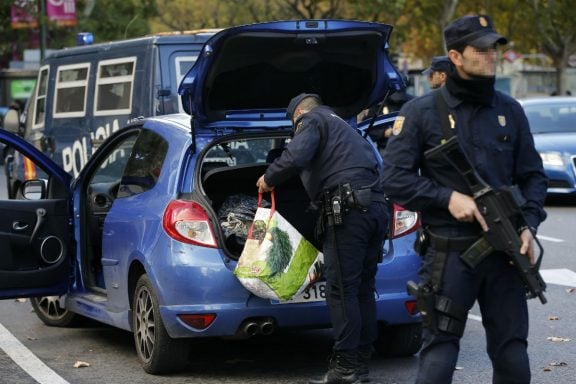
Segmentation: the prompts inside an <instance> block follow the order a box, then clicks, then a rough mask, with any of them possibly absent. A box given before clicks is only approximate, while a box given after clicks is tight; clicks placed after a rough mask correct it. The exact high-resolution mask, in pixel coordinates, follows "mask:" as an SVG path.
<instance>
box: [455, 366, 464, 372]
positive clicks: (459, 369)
mask: <svg viewBox="0 0 576 384" xmlns="http://www.w3.org/2000/svg"><path fill="white" fill-rule="evenodd" d="M454 369H455V370H457V371H462V370H463V369H464V367H456V368H454Z"/></svg>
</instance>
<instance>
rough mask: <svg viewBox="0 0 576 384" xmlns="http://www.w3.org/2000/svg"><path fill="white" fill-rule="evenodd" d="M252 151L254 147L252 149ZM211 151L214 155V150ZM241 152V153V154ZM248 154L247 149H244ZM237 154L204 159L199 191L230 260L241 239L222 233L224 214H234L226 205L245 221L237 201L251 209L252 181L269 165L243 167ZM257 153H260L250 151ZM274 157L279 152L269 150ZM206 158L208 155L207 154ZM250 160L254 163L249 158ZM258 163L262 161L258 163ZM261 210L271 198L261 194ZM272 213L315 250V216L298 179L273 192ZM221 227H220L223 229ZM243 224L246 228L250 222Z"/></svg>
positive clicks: (253, 199) (253, 198) (253, 197)
mask: <svg viewBox="0 0 576 384" xmlns="http://www.w3.org/2000/svg"><path fill="white" fill-rule="evenodd" d="M251 147H253V148H252V149H254V148H255V147H257V146H256V145H252V146H251ZM214 151H217V149H215V150H214ZM243 151H244V150H243ZM248 151H250V148H249V149H248ZM240 152H241V151H236V152H235V151H233V150H232V151H230V152H229V154H230V156H229V157H228V158H227V160H229V161H228V162H226V161H214V160H220V159H222V158H218V159H215V158H214V157H212V158H211V159H210V157H209V156H208V159H209V160H211V161H206V160H205V161H204V163H203V164H202V172H201V174H202V187H203V190H204V192H205V194H206V196H207V197H208V198H209V199H210V201H211V202H212V208H213V209H214V212H216V213H217V216H218V222H219V224H220V229H221V230H222V231H223V235H224V236H223V239H224V241H225V244H226V249H227V250H228V251H229V252H230V253H231V255H232V256H233V257H236V258H237V257H239V256H240V254H241V253H242V249H243V244H244V238H242V237H240V238H239V237H238V236H230V234H229V233H228V231H227V230H225V229H226V224H224V223H225V222H230V221H229V220H226V219H227V218H226V213H227V212H230V211H232V212H234V208H232V209H228V208H230V204H232V205H234V204H236V205H237V206H238V211H237V213H238V212H240V215H239V216H241V217H243V218H245V217H246V216H250V213H249V212H246V209H244V208H243V207H241V206H240V204H238V201H239V200H242V201H243V202H250V204H249V205H251V206H252V207H253V209H255V207H256V203H255V202H256V199H257V198H258V190H257V188H256V181H257V180H258V178H259V177H260V176H262V174H263V173H264V172H265V171H266V168H267V167H268V165H269V162H265V161H263V162H257V161H253V162H251V163H243V162H242V160H241V159H240V156H239V155H238V154H239V153H240ZM252 152H261V151H252ZM269 152H270V153H274V154H275V156H278V155H279V154H280V153H281V150H280V151H279V150H271V151H269ZM208 153H209V154H210V151H209V152H208ZM245 155H246V153H243V155H242V156H243V157H242V159H246V156H245ZM275 156H269V155H268V156H266V157H268V159H267V160H268V161H273V158H272V157H275ZM250 160H256V159H253V158H250ZM259 160H262V159H259ZM263 199H264V200H265V202H264V204H265V206H267V207H269V203H270V200H271V195H270V194H269V193H266V194H264V196H263ZM275 200H276V210H277V211H278V212H279V213H280V214H281V215H282V216H284V218H286V220H288V222H290V223H291V224H292V225H293V226H294V227H295V228H296V229H298V231H299V232H300V233H301V234H302V235H303V236H304V237H305V238H306V239H308V240H309V241H311V242H312V243H313V244H315V245H316V246H317V247H318V244H317V242H316V239H315V238H314V226H315V223H316V213H315V212H313V211H312V210H311V209H309V208H310V199H309V198H308V195H307V194H306V191H305V190H304V188H303V186H302V183H301V182H300V178H299V177H297V176H296V177H294V178H292V179H291V180H289V181H287V182H285V183H283V184H281V185H279V186H277V187H276V189H275ZM223 224H224V226H223ZM243 224H245V225H246V227H247V228H249V225H250V222H244V223H243Z"/></svg>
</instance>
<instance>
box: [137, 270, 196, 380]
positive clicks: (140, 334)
mask: <svg viewBox="0 0 576 384" xmlns="http://www.w3.org/2000/svg"><path fill="white" fill-rule="evenodd" d="M132 309H133V315H132V329H133V330H134V343H135V344H136V351H137V353H138V358H139V359H140V362H141V363H142V368H143V369H144V371H146V372H147V373H150V374H162V373H171V372H176V371H179V370H181V369H182V368H184V366H185V365H186V362H187V361H188V352H189V346H190V343H189V340H186V339H183V340H179V339H173V338H171V337H170V336H169V335H168V332H167V331H166V328H165V327H164V322H163V321H162V318H161V317H160V307H159V304H158V298H157V297H156V294H155V293H154V290H153V289H152V284H151V282H150V279H149V278H148V276H147V275H142V276H141V277H140V279H139V280H138V283H137V284H136V290H135V292H134V302H133V305H132Z"/></svg>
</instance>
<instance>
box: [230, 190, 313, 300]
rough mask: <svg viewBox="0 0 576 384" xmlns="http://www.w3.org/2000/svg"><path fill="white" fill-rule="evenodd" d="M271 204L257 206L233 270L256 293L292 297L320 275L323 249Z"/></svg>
mask: <svg viewBox="0 0 576 384" xmlns="http://www.w3.org/2000/svg"><path fill="white" fill-rule="evenodd" d="M271 199H272V207H271V208H263V207H261V201H262V195H261V194H260V195H259V196H258V209H257V210H256V214H255V216H254V221H253V222H252V226H251V227H250V230H249V232H248V239H247V240H246V244H245V245H244V249H243V251H242V254H241V255H240V258H239V259H238V263H237V264H236V269H235V270H234V274H235V275H236V276H237V277H238V279H239V280H240V282H241V283H242V285H244V287H245V288H246V289H248V290H249V291H250V292H252V293H253V294H255V295H256V296H259V297H263V298H267V299H272V300H280V301H284V300H290V299H292V298H293V297H294V296H296V295H298V294H300V293H302V291H304V290H305V289H306V288H307V287H308V286H309V285H311V284H312V283H314V282H316V281H317V280H318V279H319V278H320V274H321V269H322V263H323V257H322V253H321V252H320V251H318V249H316V247H314V245H312V243H310V242H309V241H308V240H306V239H305V238H303V237H302V235H301V234H300V233H299V232H298V230H296V229H295V228H294V227H293V226H292V225H291V224H290V223H289V222H288V221H286V219H285V218H284V217H282V215H280V214H279V213H278V212H276V208H275V207H276V204H275V201H274V192H272V194H271Z"/></svg>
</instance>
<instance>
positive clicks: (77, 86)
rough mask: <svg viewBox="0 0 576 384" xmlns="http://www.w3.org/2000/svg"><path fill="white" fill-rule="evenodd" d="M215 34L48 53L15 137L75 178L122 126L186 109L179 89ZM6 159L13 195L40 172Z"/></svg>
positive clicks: (191, 33)
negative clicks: (48, 157) (183, 79)
mask: <svg viewBox="0 0 576 384" xmlns="http://www.w3.org/2000/svg"><path fill="white" fill-rule="evenodd" d="M215 32H216V30H197V31H188V32H175V33H162V34H155V35H150V36H145V37H141V38H136V39H129V40H123V41H115V42H108V43H101V44H93V45H82V46H76V47H72V48H65V49H62V50H58V51H55V52H53V53H52V54H50V55H49V56H48V57H47V58H46V59H45V60H44V61H43V62H42V64H41V67H40V70H39V72H38V78H37V81H36V87H35V90H34V92H33V93H32V95H31V97H30V100H29V103H28V106H27V108H26V111H25V115H24V116H23V117H22V118H21V119H20V121H21V122H22V123H23V125H24V127H23V128H24V129H20V130H19V131H20V134H22V135H23V136H24V138H25V139H26V140H27V141H29V142H31V143H33V144H34V145H35V146H36V147H37V148H39V149H41V150H42V151H43V152H44V153H46V154H48V155H49V156H50V157H51V158H52V160H54V161H55V162H56V163H58V164H59V165H61V166H62V167H63V168H64V170H66V171H67V172H69V173H70V174H72V175H74V176H77V175H78V174H79V172H80V170H81V169H82V167H83V166H84V165H85V164H86V162H87V161H88V158H89V157H90V156H91V155H92V153H93V152H94V151H95V150H96V148H97V147H98V144H99V143H101V142H102V141H103V140H104V139H106V138H107V137H108V136H110V134H111V133H112V132H115V131H117V130H119V129H120V127H123V126H125V125H126V124H127V122H129V121H131V120H134V119H139V118H143V117H149V116H156V115H164V114H170V113H176V112H182V111H183V110H184V109H183V107H182V105H181V103H180V98H179V97H178V84H179V83H180V80H181V78H182V77H183V76H184V75H185V74H186V72H187V71H188V70H189V69H190V68H191V66H192V64H193V63H194V62H195V61H196V58H197V57H198V54H199V52H200V50H201V49H202V46H203V45H204V43H205V42H206V40H207V39H208V38H209V37H210V36H212V35H213V34H214V33H215ZM7 129H9V128H8V127H7ZM12 130H13V129H12ZM9 160H10V161H11V162H12V163H11V164H10V166H9V167H8V168H7V171H8V173H9V175H8V182H9V187H10V191H9V193H10V195H11V196H13V191H16V190H17V188H18V186H19V185H20V183H21V182H22V181H23V180H28V179H31V178H36V177H37V175H36V174H35V173H36V169H35V168H34V167H33V166H32V165H31V164H28V162H27V160H26V159H16V158H10V159H9Z"/></svg>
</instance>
